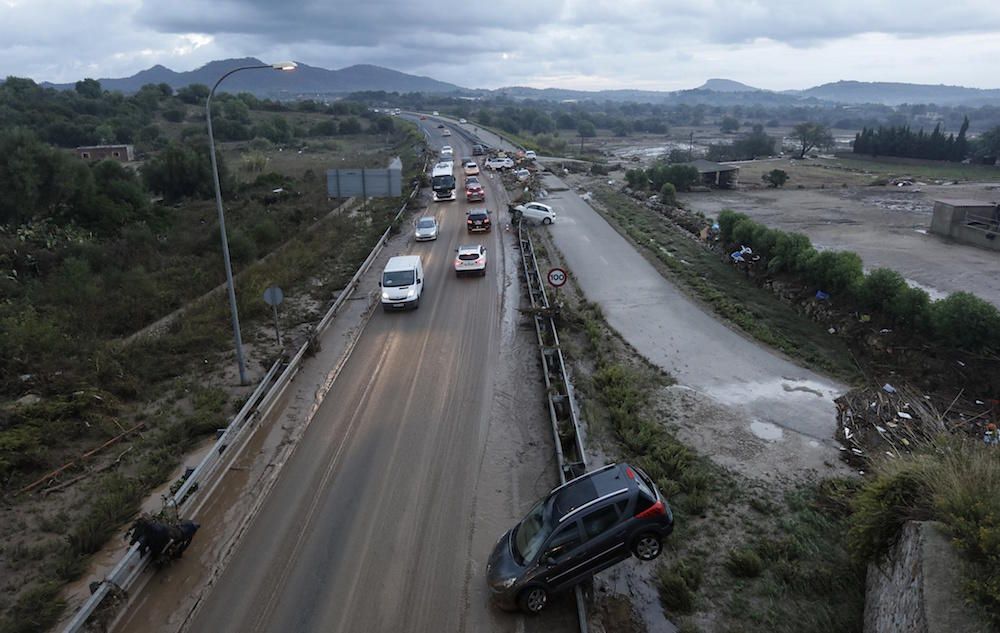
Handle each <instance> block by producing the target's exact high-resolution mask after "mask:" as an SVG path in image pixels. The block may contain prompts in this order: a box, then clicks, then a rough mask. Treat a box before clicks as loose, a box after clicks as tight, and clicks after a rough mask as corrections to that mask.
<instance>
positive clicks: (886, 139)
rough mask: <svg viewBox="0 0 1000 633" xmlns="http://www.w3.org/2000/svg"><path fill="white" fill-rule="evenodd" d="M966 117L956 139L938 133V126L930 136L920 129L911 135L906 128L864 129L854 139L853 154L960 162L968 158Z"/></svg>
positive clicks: (905, 126) (909, 130)
mask: <svg viewBox="0 0 1000 633" xmlns="http://www.w3.org/2000/svg"><path fill="white" fill-rule="evenodd" d="M968 131H969V118H968V117H965V119H964V120H963V121H962V126H961V128H960V129H959V132H958V136H955V135H954V134H948V135H947V136H945V135H944V134H943V133H942V132H941V124H940V123H938V124H937V125H935V126H934V130H933V131H932V132H931V133H930V134H926V133H925V132H924V129H923V128H920V129H919V130H918V131H916V132H914V131H913V130H912V129H911V128H910V126H909V125H899V126H889V127H884V126H879V127H878V128H877V129H876V128H868V127H864V128H862V130H861V131H860V132H858V133H857V134H856V135H855V136H854V148H853V151H854V153H855V154H870V155H872V156H898V157H903V158H924V159H928V160H947V161H953V162H961V161H963V160H965V159H966V158H968V156H969V141H968V139H967V138H966V133H967V132H968Z"/></svg>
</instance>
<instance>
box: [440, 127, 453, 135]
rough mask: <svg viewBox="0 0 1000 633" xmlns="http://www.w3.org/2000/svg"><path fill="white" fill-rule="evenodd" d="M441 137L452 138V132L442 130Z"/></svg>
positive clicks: (446, 129)
mask: <svg viewBox="0 0 1000 633" xmlns="http://www.w3.org/2000/svg"><path fill="white" fill-rule="evenodd" d="M441 136H451V130H449V129H448V128H445V129H443V130H441Z"/></svg>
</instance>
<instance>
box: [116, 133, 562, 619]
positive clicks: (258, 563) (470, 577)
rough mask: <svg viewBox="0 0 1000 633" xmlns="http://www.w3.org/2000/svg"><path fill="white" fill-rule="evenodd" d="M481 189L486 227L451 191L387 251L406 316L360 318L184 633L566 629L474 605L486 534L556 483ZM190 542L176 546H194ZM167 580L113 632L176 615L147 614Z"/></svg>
mask: <svg viewBox="0 0 1000 633" xmlns="http://www.w3.org/2000/svg"><path fill="white" fill-rule="evenodd" d="M421 123H424V124H425V125H426V123H425V122H421ZM428 136H429V138H430V139H431V141H432V145H433V146H435V147H440V146H441V145H443V144H445V143H447V144H450V145H452V146H453V147H455V150H456V151H455V160H456V166H458V165H460V162H459V161H460V159H461V158H462V157H465V156H469V155H470V154H471V148H470V147H469V145H468V143H466V142H465V141H464V140H463V139H461V138H460V137H459V136H457V135H455V136H451V137H446V138H443V139H442V137H441V136H440V130H437V129H436V127H429V128H428ZM456 172H460V168H457V169H456ZM457 181H458V185H459V187H462V183H463V182H464V178H463V177H461V176H457ZM482 181H483V183H484V185H485V186H486V188H487V203H488V206H489V207H490V208H491V209H494V223H495V224H498V225H499V228H500V230H497V229H494V230H493V231H492V232H490V233H488V234H479V235H467V232H466V230H465V209H466V206H467V205H466V203H465V201H464V196H463V195H462V193H464V188H460V189H459V191H458V193H459V199H458V200H457V201H454V202H446V203H433V202H430V203H428V204H429V205H430V206H428V208H427V211H426V212H427V213H433V214H434V215H436V216H437V218H438V221H439V223H440V224H441V233H440V237H439V238H438V240H437V241H434V242H426V243H414V242H413V241H412V240H406V241H405V242H402V243H403V247H402V248H401V249H400V252H399V253H393V254H419V255H421V256H422V258H423V264H424V271H425V289H424V295H423V298H422V301H421V305H420V308H419V309H418V310H416V311H411V312H405V313H383V312H382V311H381V310H377V311H376V312H375V313H374V315H373V316H372V318H371V320H370V321H369V322H368V324H367V326H366V327H365V329H364V332H363V334H362V335H361V337H360V339H359V340H358V342H357V346H356V347H355V349H354V351H353V353H352V355H351V357H350V359H349V360H348V362H347V363H346V365H345V366H344V368H343V370H342V372H341V374H340V376H339V377H338V379H337V380H336V382H335V383H334V384H333V386H332V388H331V389H330V391H329V393H328V394H327V396H326V398H325V400H323V402H322V404H321V405H320V408H319V409H318V411H317V412H316V415H315V417H314V418H313V420H312V422H311V423H310V425H309V426H308V428H307V429H306V431H305V435H304V436H303V437H302V440H301V441H300V443H299V444H298V445H297V447H296V448H295V450H294V452H293V453H292V455H291V457H290V458H289V459H288V461H287V463H286V464H285V465H284V467H283V469H282V470H281V474H280V477H279V479H278V480H277V483H276V484H275V485H274V488H273V489H272V490H271V492H270V494H269V495H268V496H267V498H266V500H265V501H264V503H263V506H262V508H261V511H260V513H259V514H258V515H257V516H256V518H255V519H254V520H253V523H252V524H251V525H250V527H249V529H248V530H247V532H246V533H245V534H244V535H243V537H242V539H241V540H240V542H239V545H238V547H237V549H236V551H235V553H234V554H233V555H232V558H231V559H230V561H229V563H228V565H227V566H226V568H225V570H224V571H223V573H222V574H221V576H219V577H218V578H217V579H216V580H215V582H214V584H213V586H212V588H211V589H210V591H209V592H208V594H207V596H206V597H205V598H204V599H202V600H201V601H200V604H199V605H198V607H197V608H196V609H195V610H194V611H193V613H191V614H190V615H187V616H184V617H182V618H180V619H182V620H186V622H185V623H184V626H183V627H182V628H183V630H187V631H196V632H212V633H220V632H226V631H232V632H234V633H235V632H240V633H249V632H265V631H274V632H279V631H280V632H287V631H323V632H335V631H345V632H346V631H486V630H490V631H505V630H509V631H524V630H528V631H534V630H543V629H544V630H546V631H549V632H550V633H558V632H559V631H569V630H572V627H573V626H574V625H575V621H574V616H573V605H572V600H571V598H564V599H563V600H562V601H560V602H556V603H554V604H553V605H552V607H551V611H550V612H548V613H545V614H542V616H541V617H539V618H531V619H525V618H524V617H523V616H521V615H518V614H508V613H503V612H499V611H498V610H496V609H495V608H493V607H492V606H491V605H489V603H488V595H487V590H486V587H485V581H484V578H483V571H484V567H485V561H486V557H487V556H488V553H489V550H490V549H491V547H492V545H493V542H494V541H495V540H496V538H498V537H499V536H500V534H501V533H502V532H503V531H504V530H506V529H507V528H509V527H510V526H511V525H512V523H513V519H514V517H518V516H520V515H521V514H523V512H525V511H526V510H527V509H528V508H529V507H530V505H531V503H532V502H533V501H534V500H535V498H536V497H538V496H540V495H542V494H544V493H545V492H547V490H548V489H549V488H550V487H552V486H553V485H555V484H556V483H558V482H557V480H556V478H557V473H556V469H555V466H554V457H553V449H552V446H551V438H550V437H549V438H548V439H546V438H547V436H548V435H549V434H548V431H547V426H546V425H547V424H548V422H547V420H546V419H545V418H544V409H543V405H542V393H541V391H542V387H541V385H540V383H539V382H538V380H540V378H539V377H538V375H537V371H538V370H537V368H536V365H537V351H533V349H532V347H531V345H530V343H531V339H530V337H528V336H527V334H526V332H527V330H525V329H523V328H522V329H520V331H518V328H517V327H516V318H515V317H514V316H513V314H514V311H513V310H512V306H516V304H517V303H518V302H519V294H520V288H519V286H518V283H517V278H516V275H515V273H513V271H514V270H516V268H515V267H516V265H517V261H516V260H513V259H512V258H513V257H514V256H515V255H514V254H513V253H512V252H511V251H512V243H513V237H512V236H511V235H510V234H507V233H504V232H503V230H502V227H503V219H504V217H505V212H503V213H500V212H497V211H496V209H498V205H497V204H496V201H497V199H498V195H499V193H498V192H499V191H500V187H499V181H498V180H497V181H493V180H491V179H490V178H489V177H487V176H486V175H484V176H483V177H482ZM503 206H504V208H505V205H503ZM404 230H411V229H410V228H409V225H406V228H404ZM469 243H483V244H484V245H485V246H486V248H487V249H488V261H489V267H488V270H487V272H488V274H487V276H486V277H471V278H462V279H457V278H455V275H454V272H453V270H452V258H453V257H454V252H455V249H456V248H457V247H458V246H459V244H469ZM505 249H506V251H507V252H506V253H505ZM505 262H506V263H505ZM505 293H506V294H505ZM521 394H525V395H524V396H523V397H522V395H521ZM198 545H199V544H198V541H197V539H196V541H195V544H194V545H193V546H192V550H191V552H192V553H191V555H192V556H199V555H200V556H202V557H203V558H204V557H207V556H210V555H211V549H210V548H203V549H202V550H201V552H200V553H199V550H198ZM183 562H187V561H183ZM173 575H174V576H178V577H181V575H180V574H173ZM190 580H191V579H189V580H188V581H190ZM168 584H169V583H167V582H160V583H151V585H152V586H151V587H149V588H148V589H147V593H148V594H149V595H147V596H144V598H143V599H142V600H141V601H139V604H138V605H136V606H134V608H133V609H132V610H131V611H130V612H129V613H128V614H127V615H126V616H125V617H123V618H122V621H121V623H120V625H119V626H118V627H117V629H118V630H124V631H142V632H144V633H145V632H148V631H150V630H176V629H177V626H176V623H177V620H178V618H176V617H171V618H170V619H171V622H170V624H169V626H168V625H167V624H165V623H164V622H165V620H166V618H165V616H164V615H163V614H164V613H165V612H170V610H171V608H172V603H171V600H174V599H175V598H174V596H176V595H177V593H178V588H177V587H173V588H170V587H167V586H166V585H168ZM158 593H162V596H158V595H157V594H158ZM178 604H179V603H178ZM178 608H180V607H178ZM173 615H176V613H174V614H173Z"/></svg>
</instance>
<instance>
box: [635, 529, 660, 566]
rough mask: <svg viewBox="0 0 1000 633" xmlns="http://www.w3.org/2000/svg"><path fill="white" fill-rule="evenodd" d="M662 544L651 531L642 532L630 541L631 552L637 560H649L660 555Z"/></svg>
mask: <svg viewBox="0 0 1000 633" xmlns="http://www.w3.org/2000/svg"><path fill="white" fill-rule="evenodd" d="M661 551H663V544H662V543H660V537H659V536H658V535H657V534H654V533H653V532H643V533H642V534H640V535H639V536H637V537H635V540H634V541H632V554H634V555H635V557H636V558H638V559H639V560H645V561H650V560H653V559H654V558H656V557H657V556H659V555H660V552H661Z"/></svg>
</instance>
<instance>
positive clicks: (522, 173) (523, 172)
mask: <svg viewBox="0 0 1000 633" xmlns="http://www.w3.org/2000/svg"><path fill="white" fill-rule="evenodd" d="M514 175H515V176H517V179H518V180H520V181H521V182H524V181H525V180H527V179H528V178H531V172H530V171H528V170H527V169H518V170H517V171H515V172H514Z"/></svg>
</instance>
